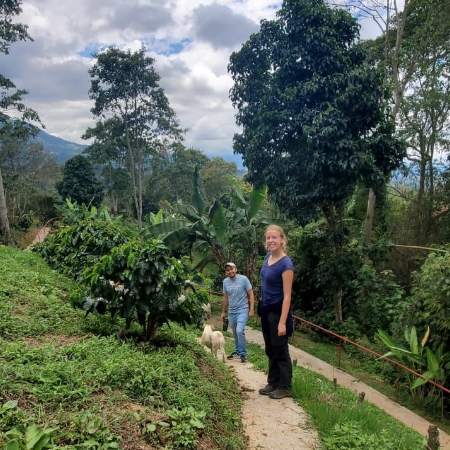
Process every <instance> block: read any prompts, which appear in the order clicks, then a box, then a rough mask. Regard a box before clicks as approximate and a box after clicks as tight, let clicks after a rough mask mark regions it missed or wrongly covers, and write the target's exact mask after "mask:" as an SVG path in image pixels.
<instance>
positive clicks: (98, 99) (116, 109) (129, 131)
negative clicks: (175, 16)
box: [89, 47, 182, 226]
mask: <svg viewBox="0 0 450 450" xmlns="http://www.w3.org/2000/svg"><path fill="white" fill-rule="evenodd" d="M95 56H96V58H97V61H96V63H95V64H94V66H93V67H92V68H91V69H90V70H89V74H90V76H91V88H90V90H89V97H90V98H91V99H93V100H94V101H95V106H94V107H93V108H92V110H91V111H92V113H93V114H94V116H95V117H99V118H101V119H102V120H104V119H105V118H106V119H108V118H114V119H115V120H118V121H120V122H121V124H122V129H123V137H122V139H123V142H124V144H125V148H126V151H127V155H126V156H127V162H128V165H129V170H130V177H131V182H132V186H133V191H134V192H133V195H134V203H135V207H136V215H137V219H138V223H139V225H140V226H141V225H142V205H143V189H144V174H145V171H146V169H147V168H148V166H149V160H150V159H151V155H152V153H154V152H155V151H156V149H157V147H158V146H159V145H160V142H161V141H160V139H161V137H163V136H165V137H170V138H175V139H181V137H182V130H181V129H180V127H179V123H178V120H177V118H176V115H175V112H174V111H173V110H172V108H171V107H170V105H169V100H168V99H167V97H166V95H165V93H164V90H163V89H162V88H161V87H160V86H159V84H158V82H159V79H160V77H159V75H158V73H157V72H156V70H155V68H154V66H153V64H154V59H153V58H150V57H148V56H146V55H145V50H144V48H141V49H140V50H139V51H137V52H133V53H132V52H131V51H130V50H128V51H122V50H120V49H117V48H113V47H110V48H108V49H107V50H106V51H105V52H102V53H98V54H97V55H95Z"/></svg>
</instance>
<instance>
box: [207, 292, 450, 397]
mask: <svg viewBox="0 0 450 450" xmlns="http://www.w3.org/2000/svg"><path fill="white" fill-rule="evenodd" d="M208 293H209V295H218V296H219V295H220V296H222V295H223V294H222V293H221V292H217V291H212V290H210V291H208ZM294 320H295V321H298V322H302V323H304V324H307V325H308V326H310V327H313V328H316V329H318V330H320V331H322V332H324V333H327V334H329V335H331V336H334V337H336V338H338V339H339V348H338V368H339V369H340V367H341V355H342V342H346V343H348V344H351V345H353V346H355V347H357V348H359V349H360V350H362V351H363V352H366V353H369V354H372V355H373V356H376V357H377V358H381V359H382V360H383V361H386V362H388V363H390V364H392V365H394V366H397V367H398V368H400V369H403V370H406V371H407V372H409V373H411V374H412V375H415V376H416V377H419V378H422V379H423V380H425V377H424V376H423V375H422V374H420V373H418V372H416V371H414V370H412V369H410V368H409V367H407V366H405V365H404V364H401V363H399V362H398V361H395V360H393V359H391V358H387V357H383V355H381V354H379V353H377V352H375V351H374V350H371V349H370V348H367V347H364V346H363V345H361V344H358V343H357V342H354V341H352V340H351V339H349V338H346V337H345V336H341V335H339V334H337V333H334V332H333V331H331V330H327V329H326V328H323V327H321V326H319V325H316V324H315V323H313V322H310V321H308V320H306V319H303V318H301V317H299V316H296V315H294ZM294 329H295V327H294ZM428 383H430V384H432V385H433V386H436V387H437V388H438V389H441V390H442V391H443V392H446V393H447V394H450V389H447V388H446V387H445V386H442V385H441V384H439V383H436V382H435V381H433V380H428Z"/></svg>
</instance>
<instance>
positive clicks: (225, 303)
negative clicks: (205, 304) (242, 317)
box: [220, 294, 228, 319]
mask: <svg viewBox="0 0 450 450" xmlns="http://www.w3.org/2000/svg"><path fill="white" fill-rule="evenodd" d="M227 311H228V294H223V299H222V314H221V315H220V317H221V318H222V319H225V316H226V315H227Z"/></svg>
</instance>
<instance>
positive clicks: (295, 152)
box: [229, 0, 404, 223]
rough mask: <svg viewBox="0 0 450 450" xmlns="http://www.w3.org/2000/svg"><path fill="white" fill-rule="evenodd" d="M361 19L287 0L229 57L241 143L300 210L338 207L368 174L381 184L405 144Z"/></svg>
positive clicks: (298, 213)
mask: <svg viewBox="0 0 450 450" xmlns="http://www.w3.org/2000/svg"><path fill="white" fill-rule="evenodd" d="M358 38H359V26H358V23H357V21H356V20H355V19H353V18H352V17H351V16H350V14H348V13H347V12H346V11H343V10H341V9H331V8H329V7H328V6H327V5H326V4H325V3H324V2H323V1H322V0H302V1H300V0H285V1H284V2H283V5H282V8H281V9H280V11H279V12H278V13H277V19H276V20H271V21H267V20H263V21H262V22H261V28H260V31H259V32H257V33H255V34H253V35H252V36H251V37H250V38H249V40H248V41H247V42H245V43H244V44H243V46H242V48H241V49H240V50H239V51H237V52H234V53H233V54H232V55H231V58H230V64H229V72H230V73H231V76H232V77H233V80H234V86H233V88H232V90H231V94H230V97H231V100H232V103H233V105H234V106H235V107H236V108H237V109H238V112H237V115H236V120H237V123H238V125H241V126H242V128H243V131H242V133H239V134H236V135H235V137H234V151H235V153H238V154H241V155H242V156H243V160H244V164H245V165H246V166H247V167H248V169H249V174H248V179H249V181H250V182H252V183H254V184H255V185H256V186H261V185H262V184H264V183H266V184H267V186H268V189H269V195H270V196H271V198H272V199H274V200H275V202H276V203H277V204H278V205H279V206H280V208H281V209H282V210H283V211H284V212H285V213H287V214H289V215H290V216H291V217H295V218H296V219H298V220H299V221H300V222H303V223H304V222H305V221H307V220H308V219H309V218H311V217H312V216H314V213H315V211H316V209H317V208H318V207H319V208H321V209H322V210H323V211H327V210H329V208H330V207H333V206H335V205H338V204H342V202H343V201H344V200H345V199H347V198H348V197H349V195H350V194H351V192H352V191H353V189H354V187H355V185H356V184H357V183H358V182H360V181H363V182H364V183H365V184H366V185H367V186H372V187H375V186H376V185H380V184H381V182H382V181H384V177H385V176H386V174H388V173H389V171H391V170H392V169H394V168H395V167H396V166H397V165H398V164H399V162H400V161H401V159H402V157H403V155H404V147H403V145H401V143H400V142H398V141H396V140H395V139H394V138H393V137H392V133H393V131H394V128H393V123H392V121H391V120H390V118H389V115H388V111H387V108H385V98H386V95H385V94H386V92H385V90H384V87H383V82H382V81H383V80H382V74H381V73H380V72H379V71H378V70H376V69H375V68H374V67H369V66H368V65H367V64H366V54H365V51H364V49H363V48H362V47H361V46H360V45H359V44H358Z"/></svg>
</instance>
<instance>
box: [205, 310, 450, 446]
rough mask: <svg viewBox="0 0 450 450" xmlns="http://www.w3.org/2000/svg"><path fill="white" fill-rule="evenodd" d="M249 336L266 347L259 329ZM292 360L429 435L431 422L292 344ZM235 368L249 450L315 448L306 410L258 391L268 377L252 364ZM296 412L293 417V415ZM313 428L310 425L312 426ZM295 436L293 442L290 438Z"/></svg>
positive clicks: (448, 442) (216, 320)
mask: <svg viewBox="0 0 450 450" xmlns="http://www.w3.org/2000/svg"><path fill="white" fill-rule="evenodd" d="M210 321H211V323H213V324H214V325H215V326H216V327H217V328H218V329H220V327H221V324H222V322H221V319H220V317H217V316H213V317H212V318H211V319H210ZM245 334H246V336H247V340H248V342H252V343H254V344H258V345H260V346H261V347H264V340H263V337H262V334H261V332H260V331H258V330H254V329H252V328H249V327H247V328H246V331H245ZM289 351H290V354H291V357H292V359H296V360H297V364H298V365H301V366H302V367H305V368H307V369H309V370H312V371H314V372H317V373H320V374H322V375H323V376H324V377H326V378H328V379H329V380H331V381H333V380H334V379H336V380H337V383H338V384H339V385H341V386H344V387H346V388H348V389H351V390H353V391H355V392H357V393H359V392H364V393H365V394H366V395H365V400H366V401H368V402H370V403H373V404H374V405H376V406H377V407H379V408H380V409H382V410H383V411H385V412H387V413H388V414H390V415H391V416H393V417H395V418H396V419H397V420H399V421H400V422H403V423H404V424H405V425H407V426H408V427H410V428H413V429H414V430H416V431H418V432H419V433H420V434H421V435H422V436H427V435H428V427H429V426H430V425H431V424H430V422H428V421H427V420H425V419H423V418H422V417H420V416H418V415H417V414H415V413H414V412H412V411H410V410H409V409H406V408H405V407H403V406H401V405H399V404H398V403H396V402H394V401H392V400H390V399H389V398H388V397H386V396H385V395H383V394H381V393H380V392H378V391H376V390H375V389H373V388H371V387H370V386H368V385H367V384H365V383H363V382H361V381H359V380H357V379H355V378H354V377H353V376H352V375H350V374H348V373H346V372H343V371H341V370H339V369H337V368H336V367H333V366H332V365H330V364H327V363H325V362H324V361H321V360H320V359H318V358H315V357H314V356H312V355H310V354H309V353H306V352H304V351H303V350H300V349H299V348H296V347H294V346H292V345H290V346H289ZM227 364H229V365H232V367H233V370H234V371H235V373H236V378H237V380H238V382H239V384H240V386H241V389H242V391H243V392H244V393H245V394H246V395H243V398H244V402H243V403H244V405H243V423H244V426H245V429H246V434H247V436H248V437H249V449H251V450H253V449H260V450H261V449H265V450H277V449H281V448H282V449H283V450H291V449H292V450H294V449H315V448H317V446H314V445H315V442H317V434H316V432H315V431H314V429H313V427H311V423H309V424H308V419H307V416H306V415H305V412H304V411H303V409H302V408H300V406H299V405H297V403H295V402H294V401H293V400H292V399H283V400H279V401H275V400H272V399H269V398H267V397H266V396H261V395H259V393H258V389H259V387H261V386H264V385H265V384H266V380H267V378H266V374H265V373H263V372H260V371H254V370H253V366H252V364H251V363H246V364H242V363H240V362H236V361H231V362H230V361H227ZM291 413H293V416H291V415H290V414H291ZM308 425H309V426H308ZM290 437H292V440H291V439H290ZM440 442H441V449H442V450H450V436H449V435H448V434H446V433H444V432H443V431H440Z"/></svg>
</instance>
